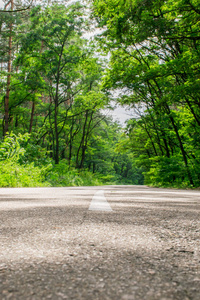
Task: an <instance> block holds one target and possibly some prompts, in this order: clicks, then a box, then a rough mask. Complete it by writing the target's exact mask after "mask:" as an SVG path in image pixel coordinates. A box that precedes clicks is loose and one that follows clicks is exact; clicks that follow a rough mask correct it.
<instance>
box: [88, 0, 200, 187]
mask: <svg viewBox="0 0 200 300" xmlns="http://www.w3.org/2000/svg"><path fill="white" fill-rule="evenodd" d="M93 12H94V15H95V16H96V19H97V21H98V22H99V24H100V26H106V28H107V29H106V30H105V32H104V34H103V37H102V38H100V43H101V45H105V44H106V45H107V48H108V49H109V50H110V52H111V62H110V66H109V69H108V70H107V74H106V76H105V77H104V87H105V89H106V90H109V89H117V90H119V89H121V91H122V92H121V96H119V97H118V98H119V101H120V102H121V103H126V104H129V105H130V106H136V105H137V104H138V103H140V104H141V103H142V106H143V107H144V110H145V109H146V111H145V112H144V110H143V113H142V115H141V116H140V120H139V121H138V122H137V126H140V127H141V128H142V131H143V132H145V135H144V136H146V143H147V144H148V145H149V146H150V148H151V151H150V149H149V146H148V156H149V162H151V158H152V157H155V159H156V161H157V168H158V169H159V168H161V167H160V165H159V162H160V161H161V160H162V159H165V157H166V158H167V159H166V160H165V162H167V161H169V160H171V161H174V158H176V159H175V161H177V166H178V165H182V163H183V164H184V169H185V170H184V171H183V169H182V168H181V169H180V168H179V171H180V172H181V173H184V174H185V175H184V176H185V177H184V178H183V177H182V180H183V181H185V182H188V184H189V185H191V186H194V185H199V172H198V176H197V175H196V173H195V172H194V169H195V170H197V166H198V165H199V152H198V148H199V146H197V144H196V142H195V154H194V153H193V154H192V155H191V153H190V150H189V148H188V146H187V143H188V137H187V134H186V132H185V134H182V132H183V131H182V127H183V126H184V127H185V128H191V127H190V124H189V123H188V120H189V119H190V122H192V124H193V130H192V131H191V132H190V143H191V144H194V141H196V134H197V132H199V130H200V129H199V115H200V114H199V113H200V111H199V108H200V106H199V103H200V98H199V90H198V88H197V87H198V86H199V68H198V67H197V66H198V65H199V61H200V60H199V50H200V49H199V41H200V36H199V31H198V29H197V28H198V23H199V10H198V7H197V5H196V3H195V1H189V0H187V1H182V0H180V1H179V0H177V1H170V0H169V1H159V2H157V1H144V0H140V1H136V2H135V1H121V0H119V1H115V2H112V1H93ZM185 110H186V111H187V115H188V117H189V116H190V117H189V119H188V118H187V119H185V120H184V121H182V120H181V116H183V112H185ZM191 120H192V121H191ZM194 128H195V129H194ZM133 132H134V129H133ZM187 132H188V130H187ZM146 143H144V144H143V147H145V144H146ZM159 158H160V160H159ZM180 158H181V160H180ZM142 159H143V156H141V160H142ZM154 165H155V163H154ZM149 168H151V164H149ZM168 172H169V173H170V172H171V170H170V168H169V169H168ZM146 174H148V170H147V173H146ZM159 174H161V173H159ZM147 176H148V175H147ZM179 176H180V173H176V174H175V173H174V176H172V181H171V182H170V184H173V182H174V184H176V181H178V180H179ZM197 177H198V178H197Z"/></svg>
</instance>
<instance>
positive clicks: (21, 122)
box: [0, 0, 200, 187]
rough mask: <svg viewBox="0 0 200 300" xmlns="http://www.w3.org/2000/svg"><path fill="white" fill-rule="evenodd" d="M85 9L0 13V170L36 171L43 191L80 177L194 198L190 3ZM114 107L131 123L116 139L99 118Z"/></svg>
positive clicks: (195, 39) (130, 0) (199, 39)
mask: <svg viewBox="0 0 200 300" xmlns="http://www.w3.org/2000/svg"><path fill="white" fill-rule="evenodd" d="M29 2H30V1H29ZM88 4H90V8H89V10H88V8H86V7H84V5H83V4H81V3H80V2H78V1H77V2H74V3H71V2H70V3H67V2H66V3H62V4H60V3H59V2H58V1H52V3H51V2H50V3H49V4H47V5H45V6H42V5H40V1H39V2H38V3H37V4H34V5H33V3H32V2H30V3H29V4H28V5H26V6H24V4H22V3H18V2H15V1H14V0H11V1H9V2H8V3H7V5H6V6H5V11H2V12H0V16H1V18H0V19H1V23H0V28H1V36H0V44H1V50H0V51H1V52H0V54H1V61H0V64H1V71H0V76H1V77H0V78H1V81H0V100H1V115H0V116H1V118H0V122H1V123H0V135H1V143H2V144H1V149H2V150H1V153H2V154H1V161H0V164H1V162H2V168H3V164H5V161H6V162H7V163H9V164H11V165H12V166H13V168H14V169H15V170H16V168H19V169H20V168H25V169H24V173H26V172H29V171H30V170H34V168H38V167H39V166H40V167H41V170H43V171H41V172H42V173H41V172H38V171H37V172H36V173H38V174H41V176H43V177H42V178H43V179H41V180H39V181H44V182H51V183H50V184H52V185H53V184H54V185H59V184H61V185H62V184H63V185H67V184H69V183H68V182H67V181H66V180H65V179H63V178H65V177H66V178H68V179H69V177H70V176H68V175H69V174H70V172H72V174H73V175H72V177H73V176H74V178H76V174H79V172H84V171H85V172H86V170H87V172H90V173H87V176H88V178H89V177H90V175H89V174H93V175H92V176H94V178H97V179H98V180H97V182H98V184H99V183H100V182H103V183H114V182H115V183H116V182H117V183H133V184H143V183H145V184H149V185H156V186H174V187H198V186H199V183H200V168H199V165H200V147H199V146H200V93H199V87H200V76H199V75H200V71H199V70H200V68H199V66H200V58H199V53H200V34H199V30H198V29H199V22H200V8H199V4H198V1H196V0H175V1H171V0H167V1H146V0H116V1H111V0H93V1H92V2H90V3H88ZM87 7H88V6H87ZM89 11H90V17H89V16H88V14H89ZM8 12H9V13H8ZM94 26H96V27H99V28H102V29H103V30H102V33H101V34H99V35H97V37H96V38H93V41H92V42H91V41H89V40H88V39H87V38H85V36H87V35H86V33H87V32H90V31H91V30H92V28H94ZM105 55H106V59H105V60H104V57H105ZM113 95H115V97H114V98H117V102H118V103H119V104H121V105H126V106H128V107H129V108H130V110H132V111H134V112H135V113H134V116H135V117H133V118H131V119H130V120H129V121H128V122H127V124H126V127H122V126H121V125H120V124H119V123H117V122H114V121H113V120H112V119H111V118H110V117H107V116H106V113H105V109H106V108H109V107H110V103H111V101H112V100H113ZM6 145H7V146H6ZM9 147H10V148H11V153H15V151H17V153H21V154H19V155H17V156H16V155H10V156H9V155H8V156H7V155H6V154H5V153H4V152H5V151H8V149H9ZM17 149H18V150H17ZM20 149H21V150H20ZM20 151H21V152H20ZM30 165H31V167H30V168H29V166H30ZM0 167H1V166H0ZM2 170H4V171H3V172H4V175H3V177H2V181H1V179H0V184H1V185H2V186H3V185H6V184H5V182H6V180H4V179H5V177H6V176H7V177H6V178H8V177H9V176H10V173H9V174H7V173H5V169H2ZM25 170H26V171H25ZM44 170H46V171H44ZM72 170H73V171H72ZM73 172H74V173H73ZM76 172H78V173H76ZM36 173H35V174H36ZM5 174H7V175H5ZM42 174H43V175H42ZM63 174H65V175H63ZM67 174H68V175H67ZM27 176H28V175H27ZM63 176H64V177H63ZM67 176H68V177H67ZM72 177H70V178H72ZM9 178H10V177H9ZM20 180H21V179H20ZM70 180H71V179H70ZM99 180H100V181H99ZM11 181H12V180H10V181H9V182H11ZM22 181H23V180H22ZM36 181H37V182H38V179H36ZM72 181H73V180H72ZM2 182H4V183H2ZM77 182H79V180H78V181H77ZM10 184H11V183H10ZM30 184H32V183H30ZM74 184H75V183H74ZM76 184H78V183H76ZM79 184H84V181H80V182H79ZM88 184H93V183H92V181H90V182H88ZM8 185H9V184H8Z"/></svg>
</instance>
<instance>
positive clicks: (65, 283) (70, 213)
mask: <svg viewBox="0 0 200 300" xmlns="http://www.w3.org/2000/svg"><path fill="white" fill-rule="evenodd" d="M0 299H1V300H4V299H17V300H21V299H22V300H29V299H31V300H33V299H35V300H37V299H55V300H60V299H77V300H79V299H80V300H109V299H112V300H174V299H175V300H199V299H200V191H191V190H172V189H158V188H149V187H147V186H103V187H102V186H101V187H66V188H64V187H63V188H18V189H17V188H16V189H14V188H13V189H3V188H2V189H0Z"/></svg>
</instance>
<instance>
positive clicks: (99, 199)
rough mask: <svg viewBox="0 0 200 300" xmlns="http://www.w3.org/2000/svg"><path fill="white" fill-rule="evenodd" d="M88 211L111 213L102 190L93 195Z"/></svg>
mask: <svg viewBox="0 0 200 300" xmlns="http://www.w3.org/2000/svg"><path fill="white" fill-rule="evenodd" d="M89 210H100V211H112V208H111V207H110V204H109V203H108V201H107V200H106V197H105V196H104V191H103V190H99V191H97V192H96V193H95V194H94V196H93V198H92V201H91V203H90V207H89Z"/></svg>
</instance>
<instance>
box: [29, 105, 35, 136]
mask: <svg viewBox="0 0 200 300" xmlns="http://www.w3.org/2000/svg"><path fill="white" fill-rule="evenodd" d="M34 111H35V101H33V102H32V111H31V120H30V126H29V133H31V132H32V127H33V117H34Z"/></svg>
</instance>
